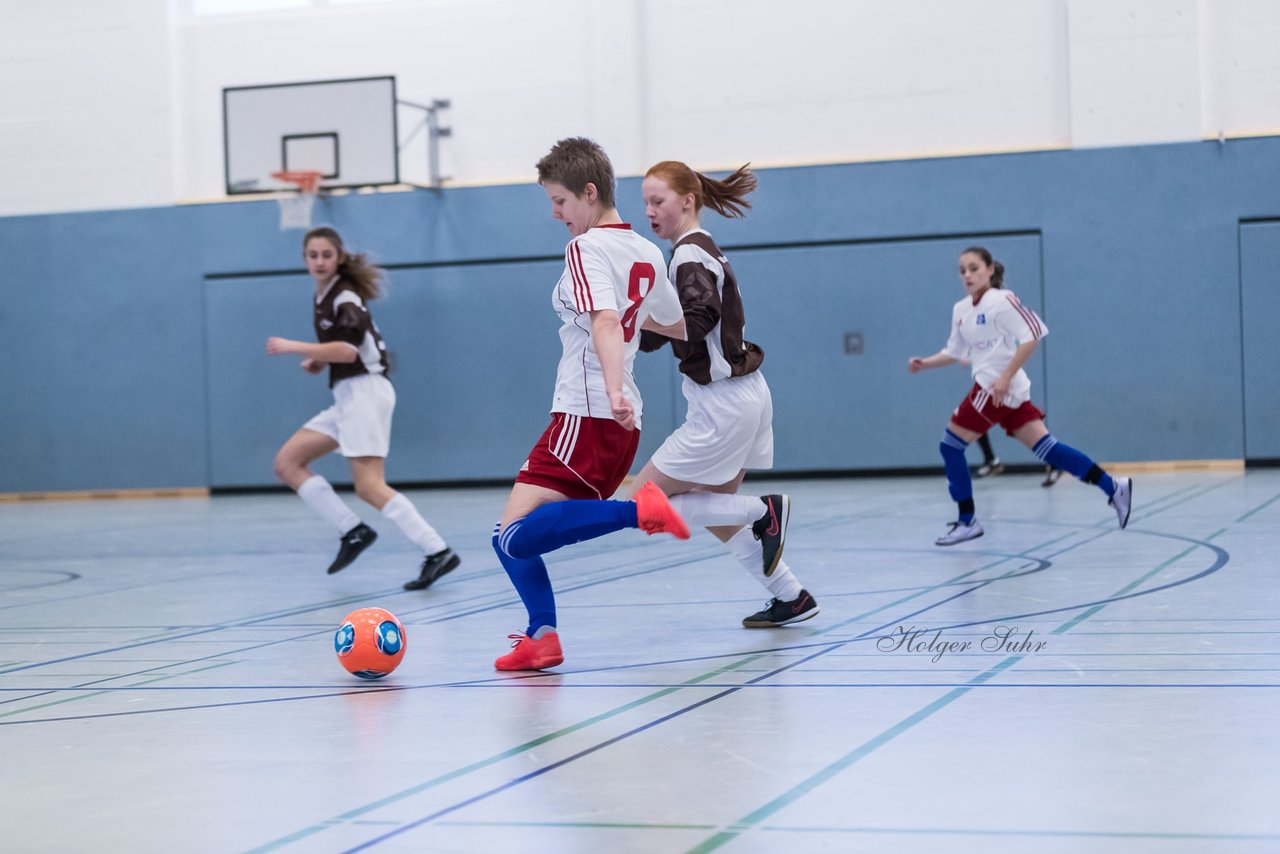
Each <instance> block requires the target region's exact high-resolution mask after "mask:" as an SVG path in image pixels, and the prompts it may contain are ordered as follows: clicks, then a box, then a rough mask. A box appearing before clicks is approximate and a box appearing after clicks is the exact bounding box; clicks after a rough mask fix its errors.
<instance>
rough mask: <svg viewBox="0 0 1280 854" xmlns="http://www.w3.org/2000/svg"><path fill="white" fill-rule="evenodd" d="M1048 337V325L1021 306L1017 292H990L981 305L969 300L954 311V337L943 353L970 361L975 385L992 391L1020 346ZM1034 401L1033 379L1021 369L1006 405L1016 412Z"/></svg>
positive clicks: (997, 289)
mask: <svg viewBox="0 0 1280 854" xmlns="http://www.w3.org/2000/svg"><path fill="white" fill-rule="evenodd" d="M1048 334H1049V328H1048V327H1047V326H1045V325H1044V321H1043V320H1041V319H1040V318H1039V317H1038V316H1037V315H1036V313H1035V312H1034V311H1032V310H1031V309H1029V308H1027V307H1026V306H1025V305H1023V304H1022V303H1021V302H1019V301H1018V298H1017V297H1016V296H1015V295H1014V293H1013V291H1008V290H1004V289H1002V288H988V289H987V292H986V293H984V294H983V295H982V299H980V300H978V304H977V305H974V304H973V300H972V299H971V298H970V297H968V296H966V297H964V298H963V299H961V300H960V301H959V302H957V303H956V304H955V307H954V308H952V309H951V337H950V338H948V339H947V346H945V347H943V348H942V352H943V353H945V354H946V355H948V356H950V357H951V358H953V359H958V360H968V362H969V365H970V370H972V372H973V381H974V382H976V383H977V384H978V385H980V386H982V387H983V388H985V389H990V388H991V384H992V383H994V382H995V381H996V380H997V379H999V378H1000V375H1001V374H1002V373H1004V369H1005V368H1006V367H1008V366H1009V362H1010V360H1012V359H1013V354H1014V352H1015V351H1016V350H1017V349H1018V345H1019V344H1021V343H1023V342H1026V341H1033V340H1039V339H1041V338H1043V337H1044V336H1046V335H1048ZM1030 399H1031V379H1030V378H1029V377H1028V376H1027V372H1026V371H1024V370H1022V369H1021V368H1019V369H1018V373H1017V374H1015V375H1014V377H1013V382H1012V383H1010V384H1009V394H1008V395H1007V396H1006V397H1005V399H1004V400H1003V401H1002V403H1003V404H1004V405H1005V406H1008V407H1011V408H1016V407H1019V406H1021V405H1022V404H1023V403H1024V402H1026V401H1028V400H1030Z"/></svg>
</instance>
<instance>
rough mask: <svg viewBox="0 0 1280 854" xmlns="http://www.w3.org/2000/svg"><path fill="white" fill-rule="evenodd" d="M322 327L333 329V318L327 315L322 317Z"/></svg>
mask: <svg viewBox="0 0 1280 854" xmlns="http://www.w3.org/2000/svg"><path fill="white" fill-rule="evenodd" d="M320 328H321V329H332V328H333V321H332V320H329V319H328V318H327V317H325V318H321V319H320Z"/></svg>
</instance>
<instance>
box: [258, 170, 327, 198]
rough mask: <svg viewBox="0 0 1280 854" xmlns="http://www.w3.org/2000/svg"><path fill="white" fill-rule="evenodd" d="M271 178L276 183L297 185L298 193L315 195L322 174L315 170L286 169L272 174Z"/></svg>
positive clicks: (322, 176)
mask: <svg viewBox="0 0 1280 854" xmlns="http://www.w3.org/2000/svg"><path fill="white" fill-rule="evenodd" d="M271 177H272V178H275V179H276V180H277V181H284V182H286V183H289V184H297V185H298V192H300V193H315V192H316V191H317V190H319V189H320V180H321V179H322V178H324V173H323V172H320V171H318V170H315V169H292V170H290V169H286V170H284V171H282V172H272V173H271Z"/></svg>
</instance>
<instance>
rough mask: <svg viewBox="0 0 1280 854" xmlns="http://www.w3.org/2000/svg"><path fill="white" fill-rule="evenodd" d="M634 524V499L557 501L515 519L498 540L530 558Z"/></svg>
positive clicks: (519, 555)
mask: <svg viewBox="0 0 1280 854" xmlns="http://www.w3.org/2000/svg"><path fill="white" fill-rule="evenodd" d="M634 527H636V503H635V502H634V501H582V500H580V501H557V502H555V503H553V504H544V505H542V506H541V507H539V508H538V509H537V510H534V511H533V512H532V513H530V514H529V515H528V516H525V517H524V518H523V519H517V520H515V521H514V522H512V523H511V524H510V525H508V526H507V529H506V530H505V531H503V532H502V535H501V536H500V537H499V544H500V545H501V547H502V550H503V551H505V552H506V553H507V554H509V555H511V556H512V557H514V558H528V557H534V556H535V555H544V554H546V553H547V552H553V551H555V550H556V549H558V548H560V547H561V546H567V545H569V544H571V543H580V542H582V541H583V540H592V539H595V538H596V537H600V536H603V535H605V534H611V533H613V532H614V531H620V530H622V529H623V528H634Z"/></svg>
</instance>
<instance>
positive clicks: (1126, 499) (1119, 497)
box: [1107, 477, 1133, 530]
mask: <svg viewBox="0 0 1280 854" xmlns="http://www.w3.org/2000/svg"><path fill="white" fill-rule="evenodd" d="M1115 482H1116V494H1115V495H1113V496H1111V497H1110V498H1109V499H1107V503H1108V504H1110V505H1111V506H1112V507H1114V508H1116V518H1117V519H1119V520H1120V528H1121V530H1123V529H1124V526H1125V525H1128V524H1129V508H1130V507H1132V506H1133V478H1129V477H1117V478H1115Z"/></svg>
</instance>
